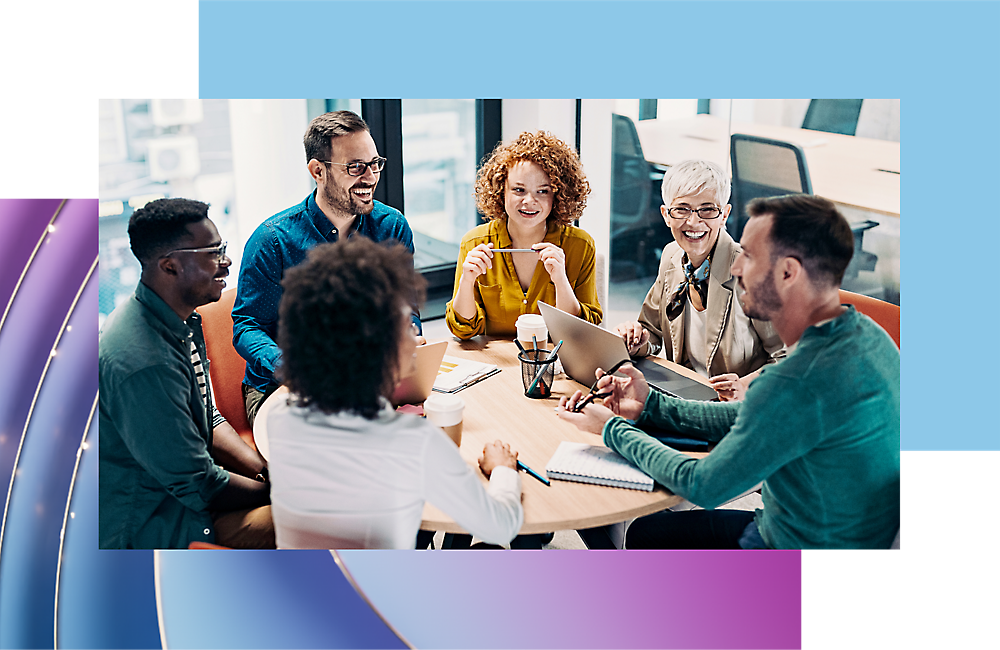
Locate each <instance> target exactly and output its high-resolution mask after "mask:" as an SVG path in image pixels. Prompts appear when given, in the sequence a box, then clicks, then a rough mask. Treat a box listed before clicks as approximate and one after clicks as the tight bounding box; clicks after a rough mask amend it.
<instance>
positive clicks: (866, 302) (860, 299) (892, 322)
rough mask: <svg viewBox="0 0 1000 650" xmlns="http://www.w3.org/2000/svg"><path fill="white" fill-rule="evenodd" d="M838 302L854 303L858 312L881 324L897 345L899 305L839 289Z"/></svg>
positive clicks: (844, 303) (843, 303) (897, 345)
mask: <svg viewBox="0 0 1000 650" xmlns="http://www.w3.org/2000/svg"><path fill="white" fill-rule="evenodd" d="M840 303H841V304H842V305H854V308H855V309H857V310H858V311H859V312H861V313H862V314H864V315H865V316H867V317H868V318H871V319H872V320H873V321H875V322H876V323H878V324H879V325H881V326H882V329H884V330H885V331H886V332H887V333H888V334H889V336H891V337H892V340H893V341H895V343H896V347H897V348H898V347H899V307H898V306H896V305H894V304H892V303H890V302H885V301H883V300H878V299H877V298H870V297H868V296H863V295H861V294H860V293H853V292H851V291H844V290H843V289H841V290H840Z"/></svg>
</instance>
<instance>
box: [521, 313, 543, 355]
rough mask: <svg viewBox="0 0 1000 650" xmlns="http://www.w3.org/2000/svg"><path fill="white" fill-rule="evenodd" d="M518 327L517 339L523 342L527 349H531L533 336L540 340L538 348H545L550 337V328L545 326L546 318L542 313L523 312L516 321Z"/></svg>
mask: <svg viewBox="0 0 1000 650" xmlns="http://www.w3.org/2000/svg"><path fill="white" fill-rule="evenodd" d="M514 327H516V328H517V340H518V341H520V342H521V345H522V346H524V349H525V350H530V349H531V337H532V336H534V337H535V339H536V340H537V341H538V348H539V349H540V350H542V349H545V346H546V342H547V341H548V338H549V329H548V328H547V327H545V319H544V318H542V316H541V314H521V315H520V316H518V317H517V320H516V321H514Z"/></svg>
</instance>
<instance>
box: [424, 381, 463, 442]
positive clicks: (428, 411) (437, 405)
mask: <svg viewBox="0 0 1000 650" xmlns="http://www.w3.org/2000/svg"><path fill="white" fill-rule="evenodd" d="M464 413H465V400H463V399H462V398H461V397H459V396H458V395H452V394H451V393H431V394H430V395H429V396H428V397H427V399H426V400H424V415H426V416H427V419H428V420H430V421H431V422H432V423H433V424H436V425H437V426H439V427H441V429H443V430H444V432H445V433H446V434H448V437H449V438H451V439H452V440H453V441H454V442H455V444H456V445H458V446H459V447H461V446H462V416H463V414H464Z"/></svg>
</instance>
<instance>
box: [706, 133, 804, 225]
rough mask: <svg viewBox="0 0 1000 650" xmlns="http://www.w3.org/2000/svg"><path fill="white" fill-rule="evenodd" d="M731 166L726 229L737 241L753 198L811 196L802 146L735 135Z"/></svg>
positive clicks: (733, 137) (731, 149) (740, 134)
mask: <svg viewBox="0 0 1000 650" xmlns="http://www.w3.org/2000/svg"><path fill="white" fill-rule="evenodd" d="M729 155H730V159H731V161H732V166H733V196H732V200H731V201H730V203H732V204H733V214H731V215H730V217H729V221H728V222H727V224H726V228H727V229H728V230H729V234H731V235H732V236H733V239H735V240H736V241H739V240H740V236H741V235H742V234H743V226H744V225H745V224H746V222H747V219H748V218H749V215H748V214H747V211H746V206H747V203H749V202H750V201H751V200H752V199H756V198H759V197H768V196H781V195H783V194H812V182H811V181H810V180H809V169H808V167H807V166H806V154H805V152H804V151H802V147H800V146H798V145H796V144H792V143H791V142H782V141H781V140H771V139H770V138H758V137H757V136H754V135H746V134H743V133H734V134H733V135H732V146H731V147H730V150H729Z"/></svg>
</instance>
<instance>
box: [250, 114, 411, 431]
mask: <svg viewBox="0 0 1000 650" xmlns="http://www.w3.org/2000/svg"><path fill="white" fill-rule="evenodd" d="M303 144H304V145H305V150H306V168H307V169H308V170H309V175H310V176H312V178H313V180H314V181H316V190H315V191H314V192H313V193H312V194H310V195H309V196H307V197H306V198H305V200H304V201H302V202H301V203H299V204H298V205H296V206H294V207H291V208H289V209H287V210H285V211H283V212H279V213H278V214H276V215H274V216H272V217H270V218H268V219H267V220H266V221H264V223H262V224H261V225H260V226H258V227H257V229H256V230H255V231H254V232H253V234H252V235H250V239H249V240H248V241H247V244H246V248H245V249H244V251H243V263H242V268H241V269H240V277H239V282H238V284H237V293H236V302H235V304H234V306H233V345H234V346H235V347H236V350H237V352H239V353H240V356H242V357H243V358H244V359H246V361H247V369H246V376H245V378H244V380H243V396H244V399H245V402H246V410H247V418H248V419H249V421H250V424H251V426H252V425H253V421H254V419H255V417H256V415H257V411H258V410H259V409H260V405H261V404H262V403H263V402H264V400H265V399H266V398H267V397H268V395H270V394H271V393H272V392H274V390H275V389H277V388H278V385H279V384H278V383H277V381H276V380H275V378H274V371H275V368H277V366H278V365H279V363H280V361H281V350H280V349H279V348H278V345H277V343H275V339H276V338H277V327H278V304H279V303H280V302H281V294H282V288H281V280H282V278H283V277H284V275H285V271H286V270H287V269H289V268H291V267H293V266H296V265H298V264H300V263H301V262H303V261H304V260H305V258H306V253H308V252H309V250H310V249H312V248H313V247H314V246H316V245H318V244H322V243H326V242H336V241H338V240H339V239H340V238H341V237H351V236H353V235H355V234H359V235H363V236H365V237H367V238H369V239H371V240H373V241H377V242H381V241H391V242H393V243H395V242H399V243H401V244H403V245H404V246H406V247H407V248H408V249H410V252H411V253H412V252H413V232H412V231H411V230H410V226H409V224H408V223H407V222H406V219H405V218H404V217H403V214H402V213H401V212H400V211H399V210H396V209H394V208H390V207H389V206H387V205H384V204H382V203H380V202H378V201H376V200H375V199H374V198H373V194H374V192H375V187H376V186H377V185H378V181H379V177H380V174H381V172H382V169H383V168H384V166H385V158H382V157H380V156H379V154H378V149H377V148H376V146H375V141H374V140H373V139H372V136H371V133H370V132H369V129H368V125H367V124H366V123H365V121H364V120H362V119H361V118H360V117H358V116H357V115H356V114H355V113H352V112H351V111H334V112H332V113H326V114H324V115H320V116H319V117H317V118H315V119H314V120H313V121H312V122H310V124H309V128H308V129H307V130H306V134H305V137H304V138H303ZM413 322H414V324H415V325H416V326H417V328H418V330H419V328H420V319H419V315H418V314H417V312H416V310H415V309H414V313H413ZM418 340H419V341H420V342H424V341H423V337H419V338H418Z"/></svg>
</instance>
